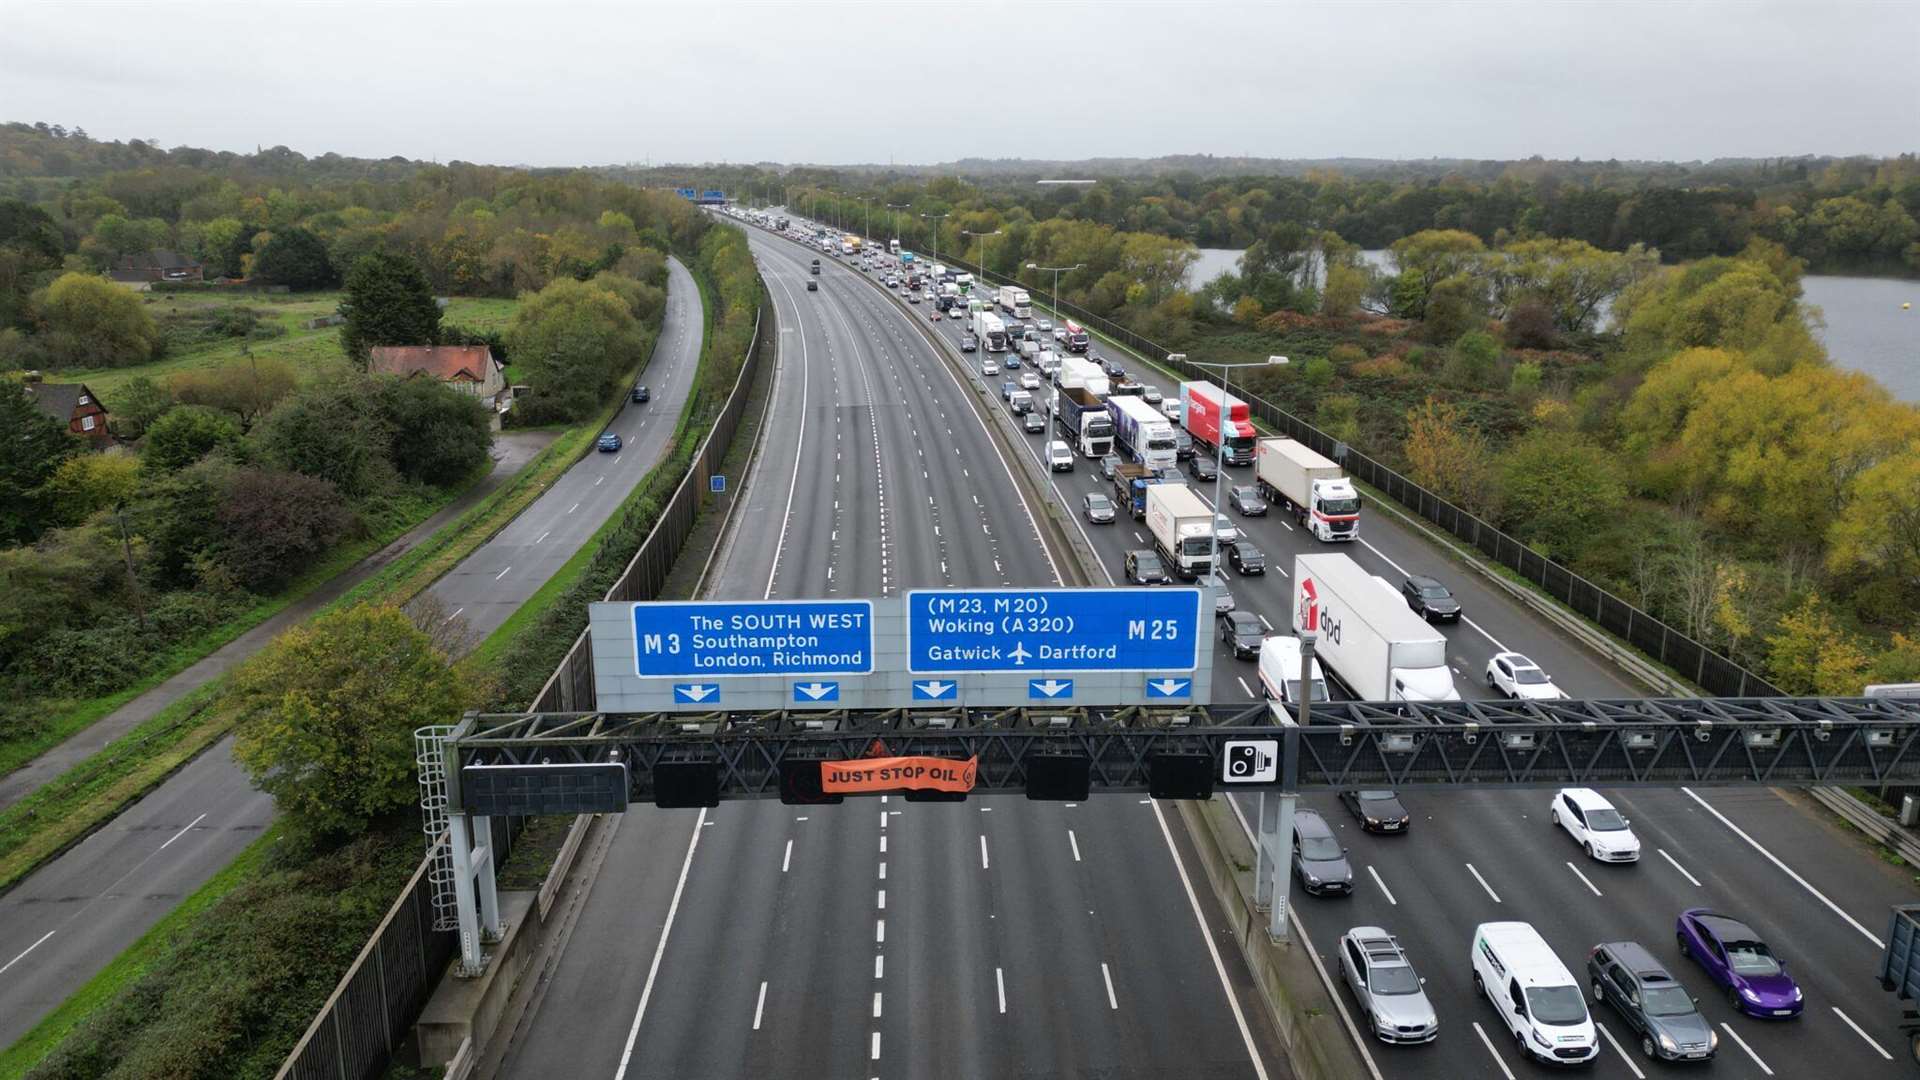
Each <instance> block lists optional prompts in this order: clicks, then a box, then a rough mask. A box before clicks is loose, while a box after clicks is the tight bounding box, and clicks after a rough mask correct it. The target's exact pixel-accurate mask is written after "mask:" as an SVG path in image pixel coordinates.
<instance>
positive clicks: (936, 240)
mask: <svg viewBox="0 0 1920 1080" xmlns="http://www.w3.org/2000/svg"><path fill="white" fill-rule="evenodd" d="M920 216H921V217H923V218H926V219H927V220H929V221H932V222H935V224H934V225H932V226H930V228H932V230H933V261H934V262H939V261H940V226H939V224H938V222H939V220H940V219H941V218H943V217H946V216H947V215H946V214H921V215H920Z"/></svg>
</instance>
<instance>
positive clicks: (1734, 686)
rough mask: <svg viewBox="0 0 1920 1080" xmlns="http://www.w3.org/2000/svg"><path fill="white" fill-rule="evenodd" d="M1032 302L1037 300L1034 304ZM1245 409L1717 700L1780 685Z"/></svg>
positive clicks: (1255, 406)
mask: <svg viewBox="0 0 1920 1080" xmlns="http://www.w3.org/2000/svg"><path fill="white" fill-rule="evenodd" d="M938 261H939V262H942V263H946V264H949V265H952V266H957V267H960V268H961V269H963V270H966V271H968V272H969V273H972V274H973V275H974V276H975V277H976V278H977V279H978V280H979V281H980V282H981V284H982V285H983V286H984V285H990V284H996V283H999V282H1003V281H1006V282H1007V283H1008V284H1019V285H1020V286H1021V288H1023V289H1026V290H1027V292H1028V294H1029V295H1031V296H1033V297H1034V299H1035V300H1036V301H1039V300H1042V299H1044V300H1046V302H1047V304H1048V306H1051V307H1053V308H1055V310H1056V312H1057V313H1058V314H1062V315H1065V316H1067V317H1069V318H1072V319H1073V321H1075V322H1077V323H1079V324H1080V325H1082V326H1084V327H1086V328H1087V329H1089V330H1091V331H1094V332H1095V333H1098V334H1099V335H1100V336H1102V337H1105V338H1107V339H1108V340H1111V341H1114V342H1117V343H1118V344H1121V345H1124V346H1126V347H1127V348H1129V349H1132V350H1133V351H1134V352H1136V353H1138V354H1140V356H1142V357H1143V358H1145V359H1148V360H1150V361H1152V362H1153V363H1155V364H1158V365H1159V366H1160V367H1162V368H1165V369H1167V370H1169V371H1172V372H1174V373H1175V374H1177V375H1179V376H1181V377H1182V378H1186V379H1210V378H1212V377H1213V376H1211V375H1209V374H1208V373H1207V372H1206V371H1204V370H1203V369H1201V368H1199V367H1197V366H1195V365H1193V364H1191V363H1170V362H1168V360H1167V359H1166V357H1167V356H1168V355H1170V354H1171V353H1172V352H1173V350H1171V349H1168V348H1166V347H1165V346H1162V345H1159V344H1156V343H1154V342H1152V341H1149V340H1147V339H1146V338H1144V337H1142V336H1140V335H1139V334H1136V333H1134V332H1133V331H1132V330H1129V329H1127V328H1126V327H1124V326H1121V325H1119V324H1117V323H1114V322H1112V321H1111V320H1108V319H1104V318H1101V317H1100V316H1098V315H1095V314H1093V313H1092V312H1090V311H1086V310H1084V309H1082V308H1080V307H1078V306H1076V305H1074V304H1071V303H1065V302H1060V303H1055V302H1054V301H1053V298H1052V297H1051V296H1050V295H1048V294H1047V293H1046V291H1045V290H1044V289H1038V290H1037V289H1035V288H1034V287H1033V286H1031V285H1028V284H1026V283H1024V282H1019V283H1015V282H1010V281H1007V279H1005V278H1002V277H999V276H998V275H994V274H990V273H988V272H987V271H985V270H983V269H982V268H980V267H976V266H973V265H971V264H969V263H967V262H966V261H964V260H960V259H955V258H952V257H951V256H946V255H942V256H940V257H939V259H938ZM1036 306H1037V304H1036ZM1236 396H1238V397H1240V399H1241V400H1243V401H1245V402H1246V403H1247V408H1248V410H1249V411H1251V412H1252V413H1253V415H1254V416H1255V417H1256V418H1257V419H1259V420H1260V421H1261V422H1263V423H1264V424H1266V425H1267V426H1268V427H1269V428H1271V429H1272V430H1274V431H1276V432H1278V433H1279V434H1282V435H1285V436H1287V437H1289V438H1292V439H1297V440H1299V441H1300V442H1302V443H1305V444H1306V445H1307V446H1309V447H1311V448H1313V449H1314V450H1316V451H1318V452H1320V453H1322V454H1325V455H1326V456H1328V457H1330V458H1333V459H1334V460H1336V461H1338V462H1340V463H1341V464H1343V465H1345V466H1346V468H1347V471H1348V472H1349V473H1351V474H1352V475H1353V476H1354V477H1355V478H1356V479H1358V480H1360V481H1362V482H1364V483H1367V484H1371V485H1372V486H1373V487H1375V488H1378V489H1379V490H1381V491H1383V492H1385V493H1386V494H1387V496H1388V497H1389V498H1391V499H1393V501H1395V502H1397V503H1399V504H1400V505H1401V506H1403V507H1405V508H1406V509H1408V510H1410V511H1412V512H1413V513H1415V514H1418V515H1419V516H1421V517H1423V518H1426V519H1427V520H1428V521H1430V522H1432V523H1434V524H1435V525H1438V526H1439V527H1440V528H1442V529H1445V530H1446V531H1448V532H1450V533H1452V534H1453V535H1454V536H1456V537H1458V538H1459V539H1461V540H1463V541H1465V542H1466V543H1468V544H1471V545H1473V546H1474V547H1476V548H1478V549H1479V550H1480V551H1481V552H1483V553H1484V554H1486V555H1487V557H1489V558H1491V559H1493V560H1494V561H1495V562H1498V563H1499V564H1500V565H1502V566H1505V567H1506V568H1508V569H1509V570H1512V571H1513V572H1514V573H1516V574H1519V575H1520V576H1521V577H1524V578H1526V579H1527V580H1528V581H1531V582H1533V583H1534V584H1536V585H1538V586H1540V588H1541V589H1542V590H1544V591H1545V592H1546V593H1547V594H1548V595H1549V596H1552V597H1553V598H1554V599H1555V600H1558V601H1560V602H1562V603H1564V604H1566V605H1567V607H1569V608H1571V609H1572V610H1573V611H1575V612H1576V613H1578V614H1579V615H1581V616H1582V617H1584V618H1586V619H1589V620H1591V621H1592V622H1594V623H1596V624H1598V625H1599V626H1601V627H1602V628H1604V629H1606V630H1607V631H1609V632H1610V633H1612V634H1614V635H1615V636H1617V637H1619V638H1621V639H1622V640H1624V641H1626V642H1628V643H1630V644H1632V645H1633V647H1634V648H1636V649H1638V650H1639V651H1640V652H1642V653H1644V654H1646V655H1647V656H1649V657H1652V658H1653V659H1654V660H1657V661H1659V662H1660V663H1661V664H1663V665H1665V666H1666V667H1668V668H1670V669H1672V670H1673V671H1674V672H1676V673H1678V674H1679V676H1680V677H1681V678H1683V679H1686V680H1688V681H1690V682H1692V683H1694V684H1695V685H1697V686H1699V687H1700V688H1701V689H1703V690H1706V691H1707V692H1708V693H1710V694H1713V695H1716V696H1719V697H1778V696H1780V690H1779V689H1778V688H1776V687H1774V686H1773V685H1772V684H1771V683H1769V682H1767V681H1766V680H1765V679H1763V678H1761V677H1760V676H1758V675H1756V674H1754V673H1753V672H1751V671H1748V670H1747V669H1746V668H1744V667H1741V666H1740V665H1739V664H1737V663H1735V662H1734V661H1732V660H1730V659H1728V658H1727V657H1725V656H1722V655H1721V654H1719V653H1717V652H1715V651H1713V650H1712V649H1711V648H1708V647H1707V646H1706V645H1704V644H1702V643H1701V642H1699V641H1696V640H1694V639H1693V638H1691V637H1688V636H1687V635H1686V634H1684V633H1682V632H1680V631H1679V630H1677V629H1675V628H1673V627H1672V626H1669V625H1668V624H1667V623H1665V622H1664V621H1662V620H1660V619H1658V618H1656V617H1654V616H1652V615H1649V614H1647V613H1646V612H1645V611H1642V610H1640V609H1639V608H1637V607H1635V606H1634V605H1632V604H1630V603H1628V602H1627V601H1625V600H1622V599H1621V598H1620V597H1618V596H1615V595H1614V594H1612V593H1610V592H1608V591H1607V590H1605V589H1603V588H1601V587H1600V586H1599V585H1596V584H1594V583H1593V582H1591V581H1588V580H1587V579H1586V578H1583V577H1581V576H1580V575H1579V574H1576V573H1574V572H1573V571H1572V570H1571V569H1569V568H1567V567H1566V566H1565V565H1563V564H1561V563H1557V562H1554V561H1553V560H1552V559H1549V558H1547V557H1546V556H1544V555H1541V554H1540V553H1539V552H1537V551H1534V550H1533V549H1532V548H1530V547H1528V546H1527V545H1526V544H1524V543H1521V542H1520V541H1519V540H1516V539H1514V538H1513V537H1511V536H1508V535H1507V534H1506V533H1503V532H1501V531H1500V530H1499V529H1497V528H1495V527H1494V526H1492V525H1490V524H1488V523H1487V522H1485V521H1482V520H1481V519H1480V518H1478V517H1475V516H1474V515H1473V514H1470V513H1468V512H1467V511H1465V510H1462V509H1460V508H1459V507H1457V506H1455V505H1453V504H1452V503H1450V502H1448V501H1446V500H1445V499H1443V498H1441V497H1440V496H1438V495H1435V494H1434V493H1433V492H1431V491H1428V490H1427V489H1426V488H1423V487H1421V486H1420V485H1419V484H1416V483H1414V482H1413V481H1411V480H1409V479H1407V478H1406V477H1405V476H1402V475H1400V474H1399V473H1397V472H1395V471H1393V470H1392V469H1390V468H1388V467H1387V466H1385V465H1383V464H1381V463H1380V462H1378V461H1376V460H1374V459H1373V458H1370V457H1368V456H1367V455H1365V454H1362V453H1360V452H1359V451H1357V450H1355V449H1353V448H1352V447H1350V446H1348V445H1347V444H1346V443H1343V442H1341V441H1340V440H1338V439H1335V438H1333V437H1332V436H1331V435H1328V434H1327V433H1326V432H1324V431H1321V430H1320V429H1319V428H1316V427H1314V426H1313V425H1312V424H1309V423H1307V422H1306V421H1305V420H1302V419H1300V418H1299V417H1297V416H1294V415H1293V414H1292V413H1289V412H1287V411H1286V410H1285V409H1282V408H1280V407H1279V406H1278V405H1275V404H1274V403H1273V402H1271V401H1267V400H1265V399H1264V398H1257V397H1251V396H1248V395H1247V394H1245V393H1237V394H1236Z"/></svg>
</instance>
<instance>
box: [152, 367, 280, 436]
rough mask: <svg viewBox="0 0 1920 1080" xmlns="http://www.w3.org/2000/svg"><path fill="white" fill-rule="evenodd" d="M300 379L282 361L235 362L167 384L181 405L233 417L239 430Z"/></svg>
mask: <svg viewBox="0 0 1920 1080" xmlns="http://www.w3.org/2000/svg"><path fill="white" fill-rule="evenodd" d="M299 383H300V377H299V375H297V374H296V373H295V372H294V370H293V365H291V364H288V363H287V362H286V361H284V360H260V359H253V360H238V361H235V362H234V363H231V364H224V365H222V366H220V367H217V368H188V369H187V370H186V371H182V372H180V373H179V374H178V375H175V376H174V377H173V378H172V379H171V380H169V382H168V389H170V390H171V391H172V393H173V398H174V400H175V401H178V402H179V403H181V404H182V405H205V406H207V407H209V408H214V409H219V410H221V411H222V412H227V413H231V414H233V416H234V418H235V419H237V420H239V421H240V427H241V430H243V431H245V430H250V429H252V427H253V424H254V421H256V420H258V419H259V418H260V417H262V416H264V415H266V413H267V411H268V410H270V409H272V408H273V407H274V406H275V405H278V404H279V403H280V401H281V399H283V398H285V397H286V396H287V395H288V394H291V393H293V390H294V387H296V386H298V385H299Z"/></svg>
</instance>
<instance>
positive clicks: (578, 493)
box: [0, 259, 705, 1046]
mask: <svg viewBox="0 0 1920 1080" xmlns="http://www.w3.org/2000/svg"><path fill="white" fill-rule="evenodd" d="M668 267H669V273H670V275H671V277H670V280H669V283H668V289H667V309H666V317H665V322H664V323H663V328H662V331H661V335H660V339H659V342H658V344H657V345H656V346H655V349H654V353H653V356H652V358H651V359H650V360H649V362H648V366H647V368H646V371H645V374H644V375H643V381H645V382H647V383H648V385H649V386H650V387H652V388H653V390H654V400H653V402H652V403H651V404H648V405H640V406H634V405H627V406H624V407H623V408H622V409H621V411H620V413H619V415H618V416H617V417H616V418H615V420H614V422H613V423H612V424H611V425H609V426H608V430H610V431H617V432H621V433H622V435H623V436H624V437H625V438H626V439H627V446H626V448H625V449H624V450H623V451H622V452H620V453H618V454H600V453H590V454H588V455H587V456H586V457H585V458H583V459H581V460H580V461H579V462H578V463H577V464H575V465H574V466H573V468H571V469H569V470H567V472H566V473H565V474H563V475H562V476H561V478H560V479H559V480H557V481H556V482H555V483H554V485H553V487H552V488H551V489H549V490H548V491H547V492H546V493H544V494H543V495H541V496H540V498H539V499H537V500H535V501H534V503H533V504H532V505H531V506H529V507H528V508H527V509H526V510H525V511H523V512H522V513H521V515H520V516H519V517H518V518H516V519H515V521H514V523H513V524H512V525H510V526H508V527H507V528H506V529H504V530H502V531H501V533H500V534H499V535H498V536H496V537H494V538H493V540H492V541H491V542H489V543H488V544H486V545H485V546H484V547H482V548H481V549H480V550H478V551H476V552H474V553H473V554H472V555H470V556H469V557H468V558H467V559H466V560H465V561H464V562H462V563H461V564H460V565H459V566H458V567H456V568H455V569H454V570H453V571H452V572H451V573H450V574H448V576H447V577H445V578H443V579H441V581H440V582H439V583H437V584H436V585H435V586H434V594H435V595H436V596H438V597H440V599H441V602H442V603H444V604H445V605H446V607H445V610H446V611H447V612H448V616H449V617H453V616H458V617H460V618H463V619H466V620H468V623H469V630H470V632H471V633H472V634H473V635H474V636H473V638H472V640H474V641H478V640H479V639H480V638H483V637H484V636H485V635H486V634H487V633H488V632H490V631H491V630H493V629H494V628H496V627H498V626H499V625H500V623H501V622H503V621H505V619H506V617H507V615H509V614H511V613H512V611H513V608H514V607H515V606H517V605H518V604H519V603H520V602H521V601H523V600H525V598H526V597H527V596H530V595H532V593H533V592H534V591H535V590H536V589H538V588H539V587H540V585H541V584H542V583H544V582H545V581H546V580H547V579H548V578H549V577H551V576H552V575H553V573H554V571H555V570H557V569H558V568H559V567H560V565H561V564H562V563H564V562H566V560H567V559H568V558H569V557H570V556H571V555H572V554H573V553H574V552H575V551H576V550H578V549H579V546H580V545H581V544H582V543H583V542H585V540H586V539H587V538H588V537H590V536H592V535H593V533H594V531H595V530H596V529H598V528H599V527H600V525H601V524H602V523H603V522H605V521H606V519H607V518H608V517H610V516H611V515H612V514H613V512H614V510H615V509H616V508H617V507H618V506H619V505H620V502H621V500H622V499H624V498H625V497H626V494H627V493H628V492H629V491H631V490H632V489H633V487H634V485H636V484H638V483H639V482H640V479H641V478H642V477H643V476H645V475H646V473H647V470H648V469H650V468H651V467H652V466H653V464H654V462H655V460H656V459H657V458H658V457H659V456H660V455H661V453H662V452H663V451H664V450H665V448H666V443H667V440H668V438H669V437H670V436H671V434H672V431H673V427H674V422H675V417H676V416H677V414H678V410H679V408H680V404H681V402H683V401H685V399H686V395H687V392H688V390H689V388H690V387H691V385H692V382H693V378H692V372H693V370H694V366H695V364H696V363H697V362H698V359H699V355H700V342H701V338H702V335H703V333H704V327H705V321H704V320H703V318H702V317H701V313H700V310H701V309H700V293H699V289H697V288H696V287H695V285H694V281H693V276H692V275H691V274H690V273H688V271H687V269H686V268H685V267H684V266H682V265H680V263H679V262H678V261H676V260H673V259H669V260H668ZM462 609H464V610H462ZM272 820H273V800H272V799H270V798H269V797H268V796H266V795H265V794H263V793H261V792H258V791H256V790H254V788H253V786H252V784H251V783H250V782H249V781H248V779H247V775H246V772H245V771H244V770H242V769H241V768H240V767H239V766H238V765H237V764H235V763H234V761H233V757H232V742H231V740H222V741H221V742H219V743H217V744H216V745H214V746H213V747H212V748H211V749H209V750H208V751H207V752H206V753H205V754H202V755H201V756H200V757H199V758H197V759H196V760H194V761H193V762H192V763H191V764H189V765H188V766H187V767H186V768H184V769H182V770H181V771H180V772H178V773H176V774H174V775H173V776H172V777H170V778H169V779H168V780H167V781H166V782H165V783H163V784H161V785H160V786H159V787H158V788H156V789H154V790H153V791H152V792H151V793H149V794H148V795H147V796H145V797H144V798H142V799H140V800H139V801H138V802H136V803H134V804H133V805H132V806H129V807H127V808H126V810H124V811H123V812H122V813H121V814H120V815H119V816H118V817H116V818H114V819H113V820H112V821H111V822H109V823H108V824H107V825H106V826H105V827H104V828H102V829H100V830H99V831H98V832H95V833H94V834H93V835H91V836H89V837H87V838H86V839H85V840H84V841H82V842H81V843H80V844H78V845H76V846H75V847H74V848H72V849H71V850H69V851H67V852H65V853H64V854H62V855H61V856H60V857H58V858H56V859H54V860H53V861H52V862H50V863H48V864H47V865H45V866H43V867H41V868H40V870H39V871H37V872H36V873H34V874H33V875H32V876H31V877H29V878H27V879H26V880H24V881H22V882H21V883H20V884H19V885H17V886H15V887H14V888H13V889H12V890H11V891H9V892H7V893H6V895H5V896H0V1046H4V1045H8V1044H11V1043H12V1042H13V1041H14V1040H15V1039H18V1038H19V1037H20V1036H21V1035H23V1034H25V1033H26V1032H27V1031H28V1030H30V1029H31V1028H32V1027H33V1025H34V1024H36V1023H38V1022H39V1020H40V1018H41V1017H42V1016H44V1015H46V1014H47V1013H48V1012H49V1011H51V1010H52V1009H54V1008H55V1007H57V1006H58V1005H59V1004H60V1003H61V1002H62V1001H65V1000H66V998H67V997H68V995H70V994H72V993H73V992H74V991H75V990H77V989H79V988H80V986H81V985H82V984H84V983H85V982H86V981H87V980H88V979H90V978H92V977H93V974H94V973H95V972H96V971H98V970H99V969H100V968H101V967H102V966H103V965H105V964H106V963H107V962H108V961H109V960H112V959H113V958H114V957H115V956H118V955H119V954H120V952H121V951H122V950H124V949H125V948H126V947H127V946H129V945H131V944H133V942H134V941H136V940H137V939H138V938H139V937H140V935H141V934H144V933H145V932H146V931H147V929H148V928H149V927H151V926H152V925H153V924H154V923H155V922H157V921H158V920H159V919H160V918H161V917H162V916H164V915H165V914H166V913H167V912H168V911H170V910H172V908H173V906H174V905H175V904H177V903H179V902H180V901H181V900H182V899H184V898H185V897H187V896H188V895H190V894H192V893H193V892H194V891H195V890H196V889H198V888H199V887H200V886H201V885H203V884H205V882H206V881H207V879H208V878H211V877H212V876H213V875H214V874H215V873H217V872H218V871H219V870H220V869H221V868H222V867H224V866H226V865H227V864H228V863H229V862H231V861H232V860H233V858H234V856H236V855H238V854H239V853H240V851H241V849H243V848H245V847H246V846H247V845H248V844H250V843H252V842H253V841H254V840H255V839H256V838H257V837H258V836H259V835H260V833H261V832H262V830H264V829H265V828H266V827H267V826H268V825H269V824H270V823H271V822H272Z"/></svg>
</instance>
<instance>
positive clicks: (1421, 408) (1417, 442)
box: [1405, 397, 1494, 514]
mask: <svg viewBox="0 0 1920 1080" xmlns="http://www.w3.org/2000/svg"><path fill="white" fill-rule="evenodd" d="M1405 449H1406V454H1407V472H1408V475H1410V476H1411V477H1412V478H1413V481H1414V483H1416V484H1419V485H1420V486H1422V487H1424V488H1427V489H1429V490H1431V491H1433V492H1434V493H1435V494H1438V495H1439V496H1440V497H1442V498H1444V499H1447V500H1448V501H1450V502H1454V503H1457V504H1459V505H1460V506H1462V507H1465V508H1466V509H1468V510H1471V511H1473V512H1474V513H1477V514H1484V513H1486V512H1487V511H1488V510H1489V509H1491V507H1492V501H1493V500H1492V492H1493V471H1494V470H1493V455H1492V452H1491V451H1490V450H1489V449H1488V447H1487V440H1486V437H1485V436H1484V435H1482V434H1480V432H1479V431H1478V430H1477V429H1475V428H1474V427H1473V426H1472V425H1470V424H1468V423H1467V421H1466V417H1465V416H1464V415H1463V414H1462V413H1461V410H1460V407H1459V406H1457V405H1455V404H1453V403H1452V402H1448V401H1441V400H1439V399H1437V398H1433V397H1429V398H1427V400H1426V401H1424V402H1422V403H1420V404H1419V405H1417V406H1415V407H1413V408H1411V409H1408V410H1407V441H1406V444H1405Z"/></svg>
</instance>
